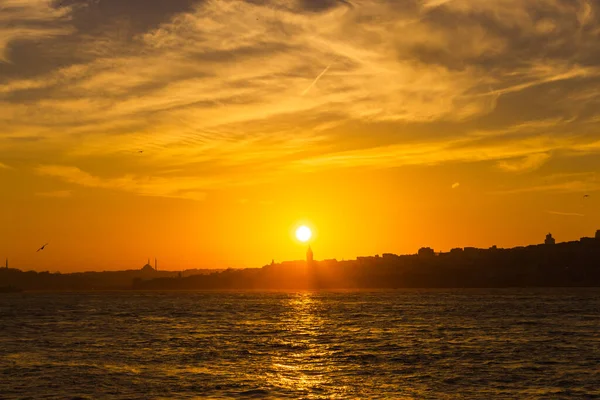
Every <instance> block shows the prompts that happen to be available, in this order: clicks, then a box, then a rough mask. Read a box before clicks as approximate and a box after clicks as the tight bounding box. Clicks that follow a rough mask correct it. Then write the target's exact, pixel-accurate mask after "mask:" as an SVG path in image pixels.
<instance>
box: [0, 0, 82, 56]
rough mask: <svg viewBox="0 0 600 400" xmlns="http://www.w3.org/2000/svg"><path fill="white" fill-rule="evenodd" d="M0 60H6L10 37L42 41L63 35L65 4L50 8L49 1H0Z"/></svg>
mask: <svg viewBox="0 0 600 400" xmlns="http://www.w3.org/2000/svg"><path fill="white" fill-rule="evenodd" d="M0 9H1V10H2V13H0V63H1V62H8V61H9V59H8V57H7V54H6V52H7V48H8V46H9V44H10V43H11V42H13V41H14V40H22V41H27V40H29V41H31V40H43V39H46V38H51V37H53V36H59V35H66V34H68V33H70V32H72V28H71V27H70V26H68V25H66V24H65V22H66V21H67V20H68V17H69V12H70V8H69V7H53V6H52V2H51V1H49V0H0Z"/></svg>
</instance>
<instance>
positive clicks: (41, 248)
mask: <svg viewBox="0 0 600 400" xmlns="http://www.w3.org/2000/svg"><path fill="white" fill-rule="evenodd" d="M46 246H48V243H46V244H45V245H43V246H42V247H40V248H39V249H37V251H40V250H44V247H46ZM37 251H36V253H37Z"/></svg>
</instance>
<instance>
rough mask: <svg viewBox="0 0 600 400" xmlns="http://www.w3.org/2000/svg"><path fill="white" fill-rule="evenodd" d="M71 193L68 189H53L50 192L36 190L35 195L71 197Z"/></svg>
mask: <svg viewBox="0 0 600 400" xmlns="http://www.w3.org/2000/svg"><path fill="white" fill-rule="evenodd" d="M72 194H73V192H72V191H70V190H54V191H51V192H38V193H36V194H35V195H36V196H40V197H56V198H66V197H71V196H72Z"/></svg>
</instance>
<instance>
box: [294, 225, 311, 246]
mask: <svg viewBox="0 0 600 400" xmlns="http://www.w3.org/2000/svg"><path fill="white" fill-rule="evenodd" d="M311 236H312V232H311V230H310V228H309V227H308V226H306V225H302V226H300V227H299V228H298V229H296V239H298V240H299V241H301V242H307V241H309V240H310V238H311Z"/></svg>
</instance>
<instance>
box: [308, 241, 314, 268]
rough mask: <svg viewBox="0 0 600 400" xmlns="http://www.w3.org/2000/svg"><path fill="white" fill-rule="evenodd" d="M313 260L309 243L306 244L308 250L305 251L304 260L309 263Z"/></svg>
mask: <svg viewBox="0 0 600 400" xmlns="http://www.w3.org/2000/svg"><path fill="white" fill-rule="evenodd" d="M313 261H314V258H313V251H312V249H311V248H310V245H309V246H308V250H307V251H306V262H307V263H309V264H310V263H312V262H313Z"/></svg>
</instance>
